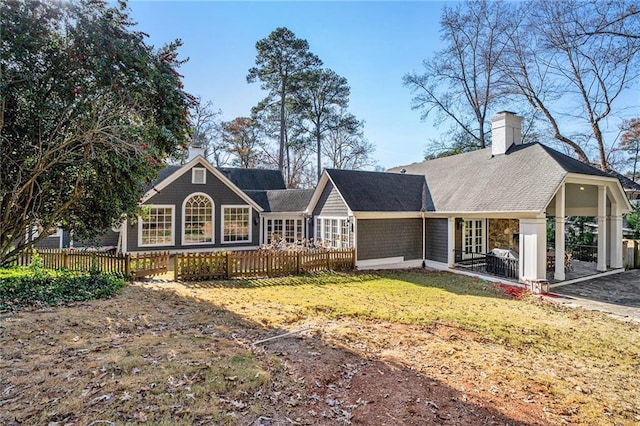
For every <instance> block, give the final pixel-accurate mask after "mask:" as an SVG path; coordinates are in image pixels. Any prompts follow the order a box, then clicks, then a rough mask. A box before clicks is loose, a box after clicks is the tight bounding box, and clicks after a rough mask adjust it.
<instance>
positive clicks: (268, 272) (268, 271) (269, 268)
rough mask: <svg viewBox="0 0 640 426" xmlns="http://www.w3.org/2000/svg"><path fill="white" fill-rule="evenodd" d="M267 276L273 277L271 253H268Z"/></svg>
mask: <svg viewBox="0 0 640 426" xmlns="http://www.w3.org/2000/svg"><path fill="white" fill-rule="evenodd" d="M267 276H268V277H270V276H271V252H270V251H268V252H267Z"/></svg>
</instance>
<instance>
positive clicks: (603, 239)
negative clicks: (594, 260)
mask: <svg viewBox="0 0 640 426" xmlns="http://www.w3.org/2000/svg"><path fill="white" fill-rule="evenodd" d="M596 269H597V270H598V271H600V272H604V271H606V270H607V187H606V186H604V185H601V186H598V265H597V267H596Z"/></svg>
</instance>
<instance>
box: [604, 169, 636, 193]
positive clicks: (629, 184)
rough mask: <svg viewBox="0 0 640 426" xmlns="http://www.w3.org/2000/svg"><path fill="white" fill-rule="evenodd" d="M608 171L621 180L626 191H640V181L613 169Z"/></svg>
mask: <svg viewBox="0 0 640 426" xmlns="http://www.w3.org/2000/svg"><path fill="white" fill-rule="evenodd" d="M607 173H608V174H610V175H611V176H613V177H616V178H618V180H619V181H620V184H621V185H622V188H623V189H624V190H625V191H640V183H638V182H635V181H633V180H631V179H629V178H628V177H626V176H625V175H623V174H621V173H618V172H616V171H615V170H613V169H608V170H607Z"/></svg>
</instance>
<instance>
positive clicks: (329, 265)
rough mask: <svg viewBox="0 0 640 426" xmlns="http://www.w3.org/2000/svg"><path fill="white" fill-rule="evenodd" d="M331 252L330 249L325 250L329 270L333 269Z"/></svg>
mask: <svg viewBox="0 0 640 426" xmlns="http://www.w3.org/2000/svg"><path fill="white" fill-rule="evenodd" d="M330 254H331V252H330V251H329V250H327V251H326V252H324V255H325V257H326V258H327V271H330V270H331V256H330Z"/></svg>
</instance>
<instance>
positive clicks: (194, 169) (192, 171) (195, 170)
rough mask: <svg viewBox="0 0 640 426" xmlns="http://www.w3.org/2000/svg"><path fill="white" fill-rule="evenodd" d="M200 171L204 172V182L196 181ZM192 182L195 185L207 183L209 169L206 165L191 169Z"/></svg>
mask: <svg viewBox="0 0 640 426" xmlns="http://www.w3.org/2000/svg"><path fill="white" fill-rule="evenodd" d="M198 173H202V182H197V181H196V176H197V175H198ZM191 183H192V184H194V185H206V183H207V169H205V168H204V167H194V168H192V169H191Z"/></svg>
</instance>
